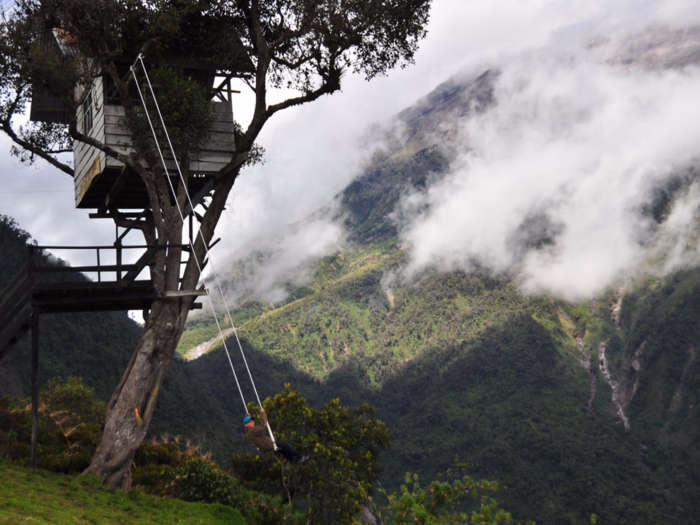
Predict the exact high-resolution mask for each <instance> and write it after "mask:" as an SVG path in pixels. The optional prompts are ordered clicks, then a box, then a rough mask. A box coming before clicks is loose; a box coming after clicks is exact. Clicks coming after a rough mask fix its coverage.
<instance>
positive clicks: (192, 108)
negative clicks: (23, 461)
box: [124, 66, 216, 157]
mask: <svg viewBox="0 0 700 525" xmlns="http://www.w3.org/2000/svg"><path fill="white" fill-rule="evenodd" d="M149 77H150V80H151V83H152V85H153V92H154V93H155V97H156V99H157V103H158V109H159V110H160V113H161V114H162V116H163V120H164V122H165V128H163V125H162V124H161V122H160V119H159V118H158V110H157V109H156V102H155V101H154V99H153V97H152V96H151V94H150V90H148V89H147V88H146V85H145V81H144V80H142V79H140V80H139V82H143V83H144V87H142V88H141V91H142V92H143V93H145V95H144V96H145V99H146V108H147V110H148V113H149V115H150V118H151V120H152V123H153V127H154V128H155V131H156V135H157V137H158V143H159V144H160V146H161V148H163V149H164V150H165V151H167V150H168V149H167V145H168V137H169V138H170V141H171V142H172V144H173V147H174V149H175V152H176V154H177V155H178V156H179V157H182V155H187V154H188V153H197V152H198V151H200V150H201V149H202V148H204V147H205V146H206V145H207V144H208V142H209V139H210V137H211V132H212V129H213V125H214V120H215V118H216V112H215V110H214V106H213V105H212V104H211V102H210V100H209V97H208V93H207V88H206V87H205V86H204V85H203V84H201V83H200V82H197V81H196V80H193V79H192V78H190V77H188V76H186V75H185V74H184V73H183V72H182V71H178V70H175V69H173V68H170V67H165V66H164V67H155V68H153V69H151V71H150V72H149ZM124 124H125V126H126V127H127V129H128V130H129V132H130V133H131V140H132V145H133V146H134V147H135V148H136V149H137V150H138V149H141V151H142V152H143V151H144V150H143V146H145V145H147V144H151V143H152V142H153V134H152V132H151V128H150V125H149V123H148V119H147V117H146V115H145V113H144V112H143V108H142V107H140V106H137V107H135V108H134V109H133V110H131V111H128V112H127V113H126V117H125V118H124ZM166 131H167V137H166Z"/></svg>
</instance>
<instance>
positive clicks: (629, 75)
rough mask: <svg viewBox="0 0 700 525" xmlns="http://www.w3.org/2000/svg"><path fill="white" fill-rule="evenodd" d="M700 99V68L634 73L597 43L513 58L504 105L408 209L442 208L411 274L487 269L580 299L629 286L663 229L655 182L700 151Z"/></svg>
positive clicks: (412, 230) (529, 289) (532, 288)
mask: <svg viewBox="0 0 700 525" xmlns="http://www.w3.org/2000/svg"><path fill="white" fill-rule="evenodd" d="M698 93H700V69H699V68H697V67H686V68H683V69H680V70H651V71H650V70H648V69H642V68H638V67H629V68H623V67H620V66H618V65H609V64H607V63H604V62H601V61H599V60H597V59H596V58H595V56H594V54H593V53H591V52H588V51H586V50H584V49H579V50H578V51H576V52H574V51H572V50H570V49H569V50H568V51H567V52H566V53H563V54H562V53H552V52H551V49H549V48H546V49H543V50H542V51H541V52H537V53H531V54H529V56H528V57H526V58H520V59H519V60H517V61H516V60H510V61H509V62H508V63H507V64H506V65H505V66H503V68H502V73H501V75H500V77H499V79H498V81H497V84H496V88H495V98H496V100H497V104H496V106H495V107H494V108H493V109H492V110H491V111H488V112H487V113H485V114H483V115H481V116H478V117H476V118H473V119H471V120H469V121H467V122H464V123H462V125H463V126H464V128H465V129H464V131H466V133H467V135H468V136H469V140H468V143H465V144H463V147H464V150H465V152H464V153H463V154H462V156H461V158H460V159H459V161H458V163H457V164H456V165H455V167H454V169H453V170H452V172H451V173H450V175H449V176H448V177H447V178H445V179H444V180H443V181H441V182H440V183H439V184H437V185H435V186H433V187H432V188H430V189H429V191H428V192H427V193H426V194H423V195H420V194H416V195H412V196H410V197H408V198H407V199H406V200H405V202H404V216H411V215H410V210H412V209H425V205H426V204H427V205H428V209H429V211H428V212H425V213H423V214H422V215H418V216H415V215H414V216H413V220H412V221H411V222H409V223H407V224H404V227H403V237H404V240H405V241H406V242H407V243H408V245H409V246H410V248H411V253H412V262H411V270H413V271H416V270H419V269H422V268H426V267H431V266H436V267H438V268H442V269H447V270H450V269H456V268H469V267H471V266H472V265H473V264H474V263H478V264H481V265H485V266H487V267H489V268H491V269H492V270H493V271H494V272H505V271H509V272H514V274H515V276H516V278H517V280H518V282H519V283H520V286H521V287H522V290H523V291H525V292H526V293H532V294H552V295H556V296H558V297H562V298H565V299H569V300H578V299H582V298H588V297H593V296H595V295H597V294H599V293H601V292H602V291H604V290H605V289H606V288H608V287H609V286H611V285H615V284H617V283H619V282H621V281H622V280H623V279H624V278H625V277H628V276H629V275H630V272H632V271H633V270H634V269H636V268H638V266H639V264H640V263H641V262H642V260H643V259H644V257H645V255H646V247H647V246H648V243H649V242H650V240H651V238H652V236H653V235H654V231H655V227H654V223H653V220H652V218H651V217H650V216H649V214H644V213H642V210H643V207H644V206H645V205H648V204H649V202H650V201H651V198H652V192H653V190H654V189H655V188H659V187H661V186H662V185H663V184H664V182H665V181H667V180H668V178H669V177H670V176H671V175H672V174H673V173H678V172H680V171H682V170H684V169H686V168H687V167H688V166H690V165H692V164H693V163H696V162H698V160H699V158H700V147H699V146H698V145H699V144H700V103H699V102H698V101H699V99H698ZM689 195H690V194H689ZM688 199H690V197H688V198H686V199H685V200H684V201H683V202H684V206H685V208H686V209H687V208H688V207H689V206H690V207H691V208H692V206H695V207H696V208H697V205H698V200H697V198H696V199H695V200H694V201H692V199H691V201H688ZM692 216H693V214H692V213H687V212H686V213H685V215H683V214H681V213H680V212H679V213H677V214H676V215H674V217H675V219H674V220H676V221H680V220H681V217H683V220H684V221H685V222H684V223H683V224H677V225H676V229H677V230H678V229H682V228H684V227H686V228H687V225H688V221H690V220H692ZM538 240H539V241H540V243H541V244H540V246H539V248H538V249H526V245H527V243H528V242H531V243H532V242H536V241H538ZM542 241H545V242H544V244H542Z"/></svg>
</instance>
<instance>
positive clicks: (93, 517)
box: [0, 462, 246, 525]
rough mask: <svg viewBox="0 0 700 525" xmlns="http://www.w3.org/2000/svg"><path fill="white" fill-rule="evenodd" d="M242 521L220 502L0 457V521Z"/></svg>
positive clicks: (14, 523) (11, 524) (54, 524)
mask: <svg viewBox="0 0 700 525" xmlns="http://www.w3.org/2000/svg"><path fill="white" fill-rule="evenodd" d="M24 523H31V524H51V525H62V524H69V523H70V524H76V523H99V524H112V523H114V524H123V525H127V524H134V523H138V524H143V525H145V524H149V525H150V524H154V525H155V524H161V523H162V524H173V523H178V524H190V523H191V524H195V523H197V524H199V523H201V524H217V523H222V524H223V523H225V524H227V525H234V524H244V523H246V521H245V520H244V519H243V517H242V516H241V514H240V512H238V511H237V510H236V509H234V508H232V507H227V506H225V505H206V504H203V503H186V502H184V501H179V500H175V499H167V498H159V497H156V496H150V495H147V494H145V493H144V492H143V491H141V490H139V489H132V490H129V491H120V490H114V489H107V488H104V487H102V486H101V485H100V484H99V481H98V480H97V478H96V477H94V476H90V475H88V476H60V475H56V474H52V473H50V472H47V471H44V470H37V471H32V470H29V469H27V468H22V467H16V466H13V465H11V464H8V463H5V462H0V524H2V525H5V524H7V525H18V524H24Z"/></svg>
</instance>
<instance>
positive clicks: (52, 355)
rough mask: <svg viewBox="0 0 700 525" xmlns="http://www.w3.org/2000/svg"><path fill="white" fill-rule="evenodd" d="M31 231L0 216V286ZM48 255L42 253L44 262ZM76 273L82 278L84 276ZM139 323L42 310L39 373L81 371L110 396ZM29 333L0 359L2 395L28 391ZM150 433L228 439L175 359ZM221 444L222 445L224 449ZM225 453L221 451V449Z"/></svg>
mask: <svg viewBox="0 0 700 525" xmlns="http://www.w3.org/2000/svg"><path fill="white" fill-rule="evenodd" d="M31 242H33V241H32V239H31V236H30V235H29V234H28V233H27V232H25V231H23V230H21V229H20V228H19V226H18V225H17V224H16V223H15V222H14V221H13V220H12V219H10V218H8V217H5V216H0V250H1V251H2V254H3V257H2V258H0V288H1V287H4V286H5V284H6V283H7V282H9V280H10V279H11V278H12V277H14V275H15V273H16V272H17V271H19V270H20V268H21V267H22V266H23V265H24V264H25V263H26V260H27V244H28V243H31ZM49 257H50V255H49V254H46V262H47V263H48V261H49V260H50V259H49ZM78 278H84V277H82V276H80V277H78ZM140 336H141V327H139V325H137V324H136V323H134V322H133V321H132V320H131V319H129V317H128V316H127V314H126V312H96V313H74V314H53V315H45V316H43V318H42V332H41V342H40V363H39V364H40V366H39V378H40V383H41V385H43V384H45V383H46V381H48V380H49V379H50V378H52V377H57V376H61V377H67V376H69V375H73V376H79V377H81V378H83V380H84V382H85V383H86V384H87V385H88V386H90V387H91V388H93V389H94V391H95V394H96V396H97V397H98V398H100V399H103V400H105V401H107V400H109V397H110V396H111V395H112V390H113V389H114V387H115V386H116V385H117V383H118V382H119V379H120V378H121V376H122V373H123V372H124V370H125V368H126V365H127V364H128V362H129V359H130V358H131V354H132V352H133V350H134V348H135V346H136V343H137V341H138V339H139V337H140ZM30 370H31V336H26V337H25V338H24V339H23V340H22V341H21V342H20V343H19V344H18V345H17V347H15V348H14V349H13V350H12V351H11V352H10V354H9V355H8V356H6V357H5V358H4V359H3V360H2V361H0V379H2V380H1V381H0V396H1V395H12V396H27V395H28V393H29V391H30V381H31V373H30ZM150 431H151V434H152V435H158V434H162V433H168V434H170V435H181V436H183V437H185V438H191V439H194V440H196V441H198V442H200V443H202V444H203V445H204V448H205V450H206V449H208V450H213V451H214V452H219V451H220V450H228V449H226V443H227V442H228V440H229V431H228V429H227V426H226V423H225V420H224V418H223V416H221V415H220V413H219V412H218V411H217V408H216V407H214V406H212V404H211V403H210V401H209V400H208V399H207V398H206V397H205V395H204V394H203V393H202V392H201V391H200V390H199V388H198V384H197V383H196V382H194V381H193V380H192V378H191V377H190V375H189V372H188V370H187V369H186V367H185V364H184V363H182V362H180V361H173V362H172V363H171V366H170V370H169V373H168V375H167V376H166V380H165V382H164V384H163V387H162V389H161V392H160V395H159V398H158V409H157V410H156V413H155V416H154V419H153V422H152V425H151V429H150ZM222 447H223V448H222ZM221 454H222V457H223V452H222V453H221Z"/></svg>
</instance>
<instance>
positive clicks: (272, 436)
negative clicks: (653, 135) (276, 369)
mask: <svg viewBox="0 0 700 525" xmlns="http://www.w3.org/2000/svg"><path fill="white" fill-rule="evenodd" d="M137 60H138V61H139V62H141V69H142V71H143V74H144V77H145V78H146V82H147V83H148V87H149V90H150V92H151V96H152V97H153V102H154V105H155V107H156V111H157V112H158V117H159V118H160V121H161V124H162V126H163V132H164V133H165V137H166V139H167V141H168V146H169V147H170V151H171V153H172V155H173V161H174V162H175V166H176V167H177V171H178V174H179V176H180V181H181V183H182V185H183V188H184V190H185V195H186V196H187V201H188V203H189V205H190V209H191V210H192V212H193V213H194V204H193V203H192V199H191V197H190V192H189V189H188V187H187V183H186V181H185V178H184V176H183V175H182V170H181V169H180V163H179V162H178V160H177V155H176V154H175V148H174V147H173V145H172V142H171V140H170V135H169V134H168V130H167V127H166V125H165V120H164V119H163V115H162V113H161V111H160V106H159V105H158V100H157V99H156V95H155V91H154V90H153V85H152V84H151V80H150V78H149V77H148V72H147V71H146V66H145V64H144V63H143V55H139V56H138V57H137ZM132 71H133V66H132ZM136 84H137V86H138V82H136ZM138 90H139V96H140V97H141V102H142V104H143V107H144V111H145V112H146V114H147V117H148V122H149V125H150V126H151V131H152V132H153V137H154V139H155V142H156V146H157V147H158V151H159V153H160V155H161V160H162V162H163V167H164V168H165V171H166V174H167V172H168V170H167V167H165V161H164V160H163V156H162V152H161V151H160V146H159V145H158V138H157V136H156V133H155V130H154V129H153V125H152V124H151V119H150V116H148V109H147V108H146V102H145V100H144V98H143V96H142V94H141V89H140V87H139V88H138ZM167 178H168V183H169V184H170V188H171V190H172V192H173V195H176V193H175V189H174V187H173V184H172V181H170V177H167ZM175 203H176V205H177V208H178V212H179V213H180V218H181V219H182V222H183V224H184V222H185V218H184V215H183V213H182V210H181V209H180V203H179V202H177V198H175ZM199 235H200V238H201V239H202V244H203V246H204V249H205V251H206V254H207V257H208V258H209V263H210V264H211V268H212V274H213V275H214V279H215V281H216V285H217V288H218V289H219V294H220V295H221V299H222V301H223V303H224V307H225V308H226V313H227V314H228V317H229V320H230V321H231V327H232V328H233V333H234V335H235V337H236V342H237V344H238V348H239V350H240V352H241V357H242V358H243V363H244V364H245V367H246V371H247V372H248V377H249V378H250V383H251V385H252V386H253V391H254V392H255V397H256V399H257V401H258V405H259V406H260V408H263V404H262V401H261V400H260V395H259V394H258V390H257V388H256V386H255V380H254V379H253V375H252V373H251V372H250V367H249V366H248V360H247V359H246V357H245V352H244V351H243V345H241V341H240V338H239V337H238V330H237V329H236V325H235V324H234V322H233V317H232V316H231V311H230V310H229V307H228V302H227V301H226V297H225V295H224V292H223V289H222V288H221V281H220V280H219V276H218V274H217V272H216V268H215V267H214V261H213V259H212V257H211V253H210V251H209V247H208V246H207V243H206V240H205V239H204V235H203V234H202V230H201V228H200V229H199ZM190 245H191V247H192V255H193V257H194V258H195V262H196V263H197V268H198V269H199V273H200V275H201V274H202V268H201V266H200V265H199V261H198V260H197V256H196V254H195V252H194V244H193V243H192V241H190ZM207 292H208V290H207ZM210 303H211V301H210ZM211 307H212V312H213V313H214V319H215V320H216V325H217V328H219V333H220V334H221V339H222V342H223V344H224V348H225V349H226V354H227V357H228V358H229V362H231V357H230V355H229V354H228V348H227V346H226V341H225V339H224V337H223V333H222V332H221V327H220V325H219V321H218V317H217V316H216V312H215V310H214V305H213V303H212V304H211ZM231 369H232V370H233V364H232V363H231ZM234 376H235V370H234ZM236 382H237V384H238V379H237V378H236ZM238 388H239V392H240V390H241V389H240V384H238ZM241 399H243V404H244V405H245V399H244V398H243V393H242V392H241ZM247 410H248V407H247V406H246V412H247ZM267 430H268V432H269V433H270V438H271V439H272V443H273V445H274V446H275V449H276V448H277V445H276V443H275V437H274V434H273V433H272V428H271V427H270V423H269V422H268V423H267Z"/></svg>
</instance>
